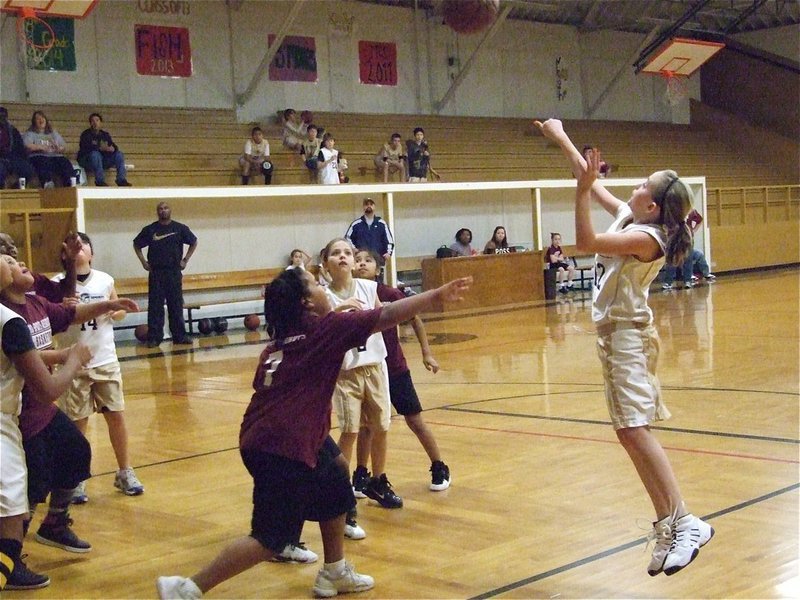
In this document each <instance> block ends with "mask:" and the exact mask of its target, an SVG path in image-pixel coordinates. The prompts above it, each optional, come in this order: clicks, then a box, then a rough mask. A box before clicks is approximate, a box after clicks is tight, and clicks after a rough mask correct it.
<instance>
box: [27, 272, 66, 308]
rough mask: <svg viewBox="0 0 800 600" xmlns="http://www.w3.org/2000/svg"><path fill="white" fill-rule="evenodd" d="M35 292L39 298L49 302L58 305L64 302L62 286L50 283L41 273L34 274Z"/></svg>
mask: <svg viewBox="0 0 800 600" xmlns="http://www.w3.org/2000/svg"><path fill="white" fill-rule="evenodd" d="M33 291H34V292H36V295H37V296H41V297H42V298H44V299H45V300H47V301H49V302H54V303H56V304H58V303H59V302H61V301H62V300H64V293H63V292H62V290H61V284H60V283H56V282H54V281H50V280H49V279H48V278H47V277H45V276H44V275H42V274H41V273H34V274H33Z"/></svg>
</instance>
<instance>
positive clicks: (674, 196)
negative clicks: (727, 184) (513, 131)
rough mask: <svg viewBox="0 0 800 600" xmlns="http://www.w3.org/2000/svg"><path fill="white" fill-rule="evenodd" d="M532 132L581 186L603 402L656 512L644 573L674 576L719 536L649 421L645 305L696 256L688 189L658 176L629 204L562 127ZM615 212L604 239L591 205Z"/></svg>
mask: <svg viewBox="0 0 800 600" xmlns="http://www.w3.org/2000/svg"><path fill="white" fill-rule="evenodd" d="M534 125H535V126H536V127H537V128H538V129H539V130H540V131H541V132H542V133H543V134H544V136H545V137H547V138H548V139H550V140H552V141H553V142H555V143H556V144H558V146H559V147H560V148H561V151H562V152H563V153H564V156H566V158H567V160H568V161H569V162H570V165H571V166H572V171H573V174H574V175H575V177H576V178H577V179H578V188H577V192H576V195H575V234H576V242H577V245H578V248H579V249H580V250H582V251H587V252H594V253H596V256H595V283H594V286H593V290H592V292H593V298H592V319H593V320H594V322H595V325H596V327H597V335H598V339H597V347H598V353H599V355H600V360H601V363H602V366H603V376H604V379H605V389H606V402H607V404H608V410H609V413H610V415H611V421H612V424H613V426H614V429H615V430H616V433H617V438H618V439H619V441H620V443H621V444H622V446H623V448H625V450H626V451H627V452H628V455H629V456H630V458H631V460H632V461H633V464H634V466H635V468H636V471H637V472H638V474H639V478H640V479H641V480H642V483H643V484H644V487H645V489H646V490H647V493H648V494H649V496H650V500H651V502H652V503H653V507H654V508H655V511H656V521H655V523H653V528H654V532H653V534H652V537H653V538H654V539H655V542H656V544H655V548H654V549H653V555H652V558H651V560H650V565H649V566H648V568H647V572H648V573H649V574H650V575H651V576H654V575H658V574H659V573H661V572H662V571H663V572H664V573H666V574H667V575H672V574H674V573H677V572H678V571H680V570H681V569H683V568H684V567H685V566H687V565H688V564H689V563H690V562H692V561H693V560H694V559H695V557H696V556H697V554H698V553H699V551H700V547H701V546H703V545H704V544H706V543H707V542H708V541H709V540H710V539H711V537H712V536H713V535H714V529H713V528H712V527H711V526H710V525H708V524H707V523H705V522H703V521H701V520H700V519H698V518H697V517H695V516H694V515H692V514H691V513H689V512H688V511H687V509H686V506H685V504H684V501H683V497H682V496H681V492H680V488H679V487H678V481H677V479H676V478H675V474H674V472H673V471H672V466H671V465H670V462H669V459H668V458H667V454H666V452H665V451H664V449H663V448H662V446H661V444H660V443H659V442H658V439H656V437H655V435H654V434H653V432H652V431H651V430H650V427H649V425H650V423H651V422H652V421H658V420H661V419H668V418H669V417H670V413H669V411H668V410H667V407H666V406H665V405H664V403H663V402H662V401H661V391H660V388H659V385H658V380H657V378H656V374H655V367H656V363H657V362H658V347H659V339H658V334H657V333H656V330H655V327H654V326H653V313H652V311H651V310H650V307H649V306H648V305H647V297H648V289H649V287H650V283H651V282H652V281H653V279H655V277H656V276H657V275H658V272H659V271H660V270H661V267H662V266H663V265H664V262H665V260H667V261H669V263H670V264H672V265H676V266H677V265H680V264H682V262H683V259H684V257H685V255H686V254H687V252H689V251H690V250H691V243H692V240H691V234H690V232H689V230H688V228H687V226H686V223H685V220H686V216H687V215H688V214H689V211H690V210H691V208H692V205H691V200H690V198H691V195H690V191H689V188H688V187H687V186H686V184H685V183H684V182H683V181H681V179H680V178H679V177H678V174H677V173H675V171H657V172H655V173H653V174H652V175H650V177H648V178H647V180H646V181H644V182H643V183H642V184H641V185H639V186H638V187H637V188H636V189H635V190H634V191H633V194H632V195H631V198H630V200H628V202H627V203H626V202H623V201H621V200H619V199H617V198H615V197H614V196H612V195H611V193H609V192H608V191H607V190H606V189H605V187H603V186H602V185H601V184H600V183H599V182H598V181H597V177H598V175H599V168H600V155H599V153H598V152H596V151H593V152H591V153H588V154H587V156H588V161H587V160H585V159H584V158H583V157H582V156H581V153H580V152H578V149H577V148H575V146H574V145H573V143H572V141H571V140H570V139H569V137H568V136H567V134H566V133H565V132H564V128H563V126H562V124H561V121H558V120H556V119H549V120H548V121H545V122H544V123H541V122H539V121H534ZM592 199H593V200H595V201H596V202H598V203H599V204H600V205H601V206H602V207H603V208H604V209H605V210H606V211H608V212H609V213H611V214H612V215H614V217H615V221H614V223H613V224H612V225H611V227H609V229H608V231H606V233H596V232H595V230H594V227H593V225H592V220H591V206H590V203H591V200H592Z"/></svg>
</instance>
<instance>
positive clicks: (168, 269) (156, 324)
mask: <svg viewBox="0 0 800 600" xmlns="http://www.w3.org/2000/svg"><path fill="white" fill-rule="evenodd" d="M157 211H158V221H155V222H153V223H150V225H147V226H146V227H144V228H143V229H142V230H141V231H140V232H139V235H137V236H136V237H135V238H134V240H133V249H134V251H135V252H136V256H138V257H139V261H140V262H141V263H142V267H144V270H145V271H148V272H149V273H150V275H149V277H148V286H149V290H148V299H147V327H148V332H147V347H148V348H155V347H156V346H158V345H159V344H160V343H161V342H162V340H163V334H164V301H165V300H166V302H167V311H168V314H169V330H170V333H171V334H172V343H173V344H191V343H192V340H191V339H189V336H188V335H187V334H186V326H185V324H184V321H183V275H182V274H181V271H183V269H185V268H186V264H187V263H188V262H189V259H190V258H191V257H192V254H194V251H195V249H196V248H197V236H195V234H193V233H192V231H191V230H190V229H189V228H188V227H187V226H186V225H184V224H183V223H178V222H177V221H173V220H172V210H171V209H170V207H169V204H167V203H166V202H160V203H159V205H158V209H157ZM184 245H187V246H189V250H188V251H187V252H186V255H184V254H183V246H184ZM145 247H147V248H148V250H147V259H145V257H144V255H143V254H142V248H145Z"/></svg>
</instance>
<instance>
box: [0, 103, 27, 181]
mask: <svg viewBox="0 0 800 600" xmlns="http://www.w3.org/2000/svg"><path fill="white" fill-rule="evenodd" d="M27 154H28V153H27V151H26V150H25V145H24V144H23V143H22V136H21V135H20V134H19V131H17V128H16V127H14V126H13V125H12V124H11V123H9V122H8V111H7V110H6V108H5V106H0V190H2V189H3V188H5V187H6V177H7V176H8V175H10V174H12V173H15V174H16V175H17V176H18V177H21V178H24V179H26V180H28V181H30V180H31V179H32V178H33V167H32V166H31V163H30V162H29V161H28V158H27ZM17 187H19V184H17Z"/></svg>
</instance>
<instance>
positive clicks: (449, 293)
mask: <svg viewBox="0 0 800 600" xmlns="http://www.w3.org/2000/svg"><path fill="white" fill-rule="evenodd" d="M470 287H472V277H460V278H459V279H454V280H453V281H451V282H449V283H445V284H444V285H443V286H442V287H440V288H439V298H440V300H441V301H442V302H461V301H462V300H463V299H464V294H465V293H466V292H468V291H469V288H470Z"/></svg>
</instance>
